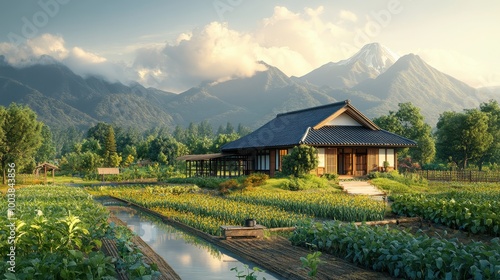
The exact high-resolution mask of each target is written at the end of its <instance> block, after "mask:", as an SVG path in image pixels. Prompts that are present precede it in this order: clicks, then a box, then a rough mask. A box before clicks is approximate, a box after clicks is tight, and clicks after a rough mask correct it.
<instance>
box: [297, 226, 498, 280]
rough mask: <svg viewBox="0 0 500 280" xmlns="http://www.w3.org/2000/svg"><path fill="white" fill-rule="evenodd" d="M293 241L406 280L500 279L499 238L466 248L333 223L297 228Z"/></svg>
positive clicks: (444, 241) (445, 241) (380, 229)
mask: <svg viewBox="0 0 500 280" xmlns="http://www.w3.org/2000/svg"><path fill="white" fill-rule="evenodd" d="M290 241H291V242H292V244H294V245H298V246H304V247H311V246H314V247H315V248H317V249H318V250H320V251H323V252H326V253H329V254H332V255H336V256H339V257H342V258H344V259H346V260H348V261H350V262H352V263H355V264H358V265H361V266H364V267H369V268H371V269H374V270H376V271H388V272H389V273H390V274H391V275H392V276H394V277H401V278H405V279H423V278H425V279H497V278H498V276H499V273H500V239H498V238H494V239H492V240H491V242H490V243H489V244H484V243H482V242H471V243H469V244H462V243H459V242H457V241H456V240H448V239H444V238H434V237H429V236H427V235H425V234H419V235H412V234H410V233H409V232H406V231H400V230H395V229H390V228H389V227H387V226H386V227H381V226H367V225H361V226H356V225H355V224H346V223H341V222H335V221H333V222H324V223H310V224H301V225H298V226H297V229H296V230H295V231H294V233H293V235H292V237H290Z"/></svg>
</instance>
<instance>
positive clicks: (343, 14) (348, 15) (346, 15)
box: [339, 10, 358, 22]
mask: <svg viewBox="0 0 500 280" xmlns="http://www.w3.org/2000/svg"><path fill="white" fill-rule="evenodd" d="M339 18H340V19H341V20H345V21H351V22H357V21H358V16H357V15H356V14H355V13H353V12H351V11H347V10H341V11H340V12H339Z"/></svg>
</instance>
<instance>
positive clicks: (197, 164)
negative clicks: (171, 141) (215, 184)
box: [177, 153, 251, 178]
mask: <svg viewBox="0 0 500 280" xmlns="http://www.w3.org/2000/svg"><path fill="white" fill-rule="evenodd" d="M177 160H184V161H186V177H224V178H227V177H238V176H243V175H248V174H249V170H250V164H251V162H250V160H249V159H248V156H245V155H236V154H222V153H214V154H203V155H185V156H181V157H178V158H177Z"/></svg>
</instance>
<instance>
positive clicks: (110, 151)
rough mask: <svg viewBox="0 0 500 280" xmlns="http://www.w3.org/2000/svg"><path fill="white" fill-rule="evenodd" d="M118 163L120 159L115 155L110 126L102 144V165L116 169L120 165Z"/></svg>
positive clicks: (113, 133)
mask: <svg viewBox="0 0 500 280" xmlns="http://www.w3.org/2000/svg"><path fill="white" fill-rule="evenodd" d="M120 162H121V157H120V156H119V155H118V154H117V153H116V141H115V131H114V129H113V127H112V126H109V127H108V132H107V135H106V140H105V142H104V164H105V165H106V166H110V167H117V166H118V165H120Z"/></svg>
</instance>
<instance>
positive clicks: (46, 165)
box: [33, 162, 59, 184]
mask: <svg viewBox="0 0 500 280" xmlns="http://www.w3.org/2000/svg"><path fill="white" fill-rule="evenodd" d="M58 169H59V167H57V166H55V165H53V164H51V163H48V162H44V163H42V164H39V165H37V166H36V167H35V169H34V170H33V174H35V176H37V177H38V176H39V175H40V170H43V176H44V182H45V184H47V171H52V182H53V183H55V179H54V172H55V171H56V170H58Z"/></svg>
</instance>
